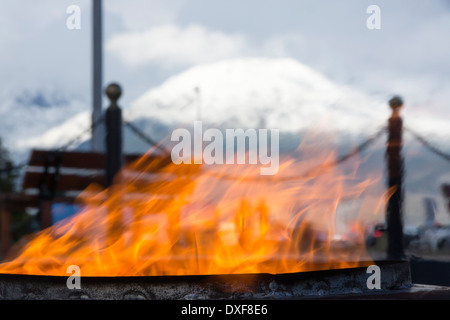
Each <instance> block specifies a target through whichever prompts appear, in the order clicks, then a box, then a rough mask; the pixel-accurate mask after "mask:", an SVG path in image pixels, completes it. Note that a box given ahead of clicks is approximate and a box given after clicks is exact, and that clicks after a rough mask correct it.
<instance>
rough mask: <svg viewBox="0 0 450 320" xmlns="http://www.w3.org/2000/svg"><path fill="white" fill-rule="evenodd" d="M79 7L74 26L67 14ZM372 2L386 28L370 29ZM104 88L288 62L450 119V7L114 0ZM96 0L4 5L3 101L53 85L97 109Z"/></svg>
mask: <svg viewBox="0 0 450 320" xmlns="http://www.w3.org/2000/svg"><path fill="white" fill-rule="evenodd" d="M74 4H75V5H78V6H80V8H81V29H80V30H69V29H67V27H66V19H67V18H68V17H69V15H68V14H67V13H66V9H67V7H68V6H69V5H74ZM369 5H378V6H379V7H380V9H381V29H380V30H369V29H368V28H367V27H366V20H367V19H368V17H369V16H370V14H368V13H367V12H366V9H367V7H368V6H369ZM103 6H104V31H105V34H104V40H105V41H104V61H105V65H104V82H105V84H107V83H108V82H110V81H118V82H120V83H121V84H122V85H123V87H124V92H125V94H124V97H123V100H122V102H123V104H128V103H130V102H131V101H133V100H135V99H136V98H137V97H138V96H139V95H141V94H142V93H144V92H145V91H147V90H148V89H149V88H151V87H154V86H157V85H159V84H160V83H162V82H163V81H164V80H165V79H167V78H168V77H170V76H171V75H173V74H176V73H179V72H181V71H183V70H185V69H187V68H189V67H191V66H193V65H196V64H201V63H205V62H213V61H218V60H222V59H228V58H235V57H243V56H259V57H261V56H263V57H291V58H294V59H296V60H298V61H300V62H302V63H304V64H306V65H308V66H310V67H312V68H314V69H315V70H317V71H319V72H321V73H323V74H324V75H325V76H327V77H329V78H330V79H332V80H334V81H336V82H338V83H343V84H350V85H353V86H356V87H357V88H358V89H360V90H362V91H365V92H367V93H370V94H373V95H374V96H377V97H387V96H389V95H390V94H392V93H399V94H402V95H403V96H404V98H405V100H406V101H407V103H408V106H409V107H410V108H412V109H416V110H422V111H423V112H424V113H434V114H439V115H443V114H445V116H450V106H449V103H450V76H449V75H450V41H449V40H450V39H449V38H450V0H429V1H423V0H408V1H404V0H370V1H366V0H341V1H335V0H322V1H313V0H308V1H302V0H277V1H275V0H245V1H242V0H226V1H218V0H217V1H211V0H189V1H187V0H153V1H152V0H150V1H149V0H127V1H125V0H107V1H103ZM91 13H92V10H91V1H90V0H39V1H35V0H0V48H1V50H0V95H1V94H2V93H3V94H9V93H10V92H20V91H22V90H39V89H40V88H45V87H50V88H56V90H60V89H61V90H62V91H64V92H65V93H66V94H67V95H69V97H71V96H73V97H77V98H78V99H82V100H83V101H85V102H86V104H87V105H90V93H91V71H90V68H91V64H90V61H91Z"/></svg>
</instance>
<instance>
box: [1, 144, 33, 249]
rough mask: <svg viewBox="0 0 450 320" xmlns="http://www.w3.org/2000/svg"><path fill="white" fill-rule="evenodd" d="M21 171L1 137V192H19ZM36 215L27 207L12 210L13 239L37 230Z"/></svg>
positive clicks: (14, 240) (16, 239)
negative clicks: (26, 208) (18, 182)
mask: <svg viewBox="0 0 450 320" xmlns="http://www.w3.org/2000/svg"><path fill="white" fill-rule="evenodd" d="M19 176H20V171H19V170H18V169H17V168H16V166H15V164H14V162H13V160H12V158H11V155H10V153H9V151H8V150H7V149H6V148H5V147H4V145H3V142H2V140H1V138H0V194H7V193H14V192H17V186H18V184H17V180H18V178H19ZM0 205H3V204H0ZM34 220H35V218H34V216H32V215H30V214H28V213H27V211H26V210H25V209H14V210H12V211H11V229H12V230H11V236H12V241H13V242H16V241H18V240H19V239H20V238H21V237H22V236H24V235H25V234H29V233H31V232H33V231H35V230H36V227H35V221H34Z"/></svg>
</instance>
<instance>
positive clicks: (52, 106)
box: [0, 87, 89, 160]
mask: <svg viewBox="0 0 450 320" xmlns="http://www.w3.org/2000/svg"><path fill="white" fill-rule="evenodd" d="M86 108H87V105H86V104H85V103H83V102H82V100H81V99H79V98H77V97H74V96H72V95H70V94H65V93H62V91H61V90H58V89H56V88H50V87H42V88H36V89H34V90H24V91H18V90H16V91H12V90H11V91H9V92H4V93H3V94H2V97H0V119H1V120H2V121H1V124H2V125H1V126H0V137H1V139H2V141H3V142H4V144H5V146H6V147H7V148H8V149H9V150H10V151H11V153H12V155H13V157H14V158H15V159H16V160H18V159H22V158H23V157H24V155H25V153H26V152H27V151H28V149H29V148H32V147H59V146H60V145H61V143H62V142H63V141H64V136H65V135H66V133H67V134H70V133H69V131H70V126H71V125H72V124H70V125H69V126H68V125H66V126H61V124H62V123H65V122H67V124H69V123H71V122H72V121H71V120H69V119H72V117H75V116H77V114H79V113H80V111H82V110H86ZM86 125H89V121H87V122H86ZM58 127H59V128H60V129H59V130H56V128H58ZM76 133H78V128H77V132H76ZM72 137H73V135H72Z"/></svg>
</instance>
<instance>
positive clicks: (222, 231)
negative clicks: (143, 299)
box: [0, 144, 386, 276]
mask: <svg viewBox="0 0 450 320" xmlns="http://www.w3.org/2000/svg"><path fill="white" fill-rule="evenodd" d="M310 148H311V146H310V145H306V144H302V145H301V146H300V148H299V149H298V151H299V152H301V153H302V156H301V157H300V160H298V158H296V157H294V156H290V157H285V158H284V157H283V158H282V159H281V160H282V161H280V164H281V165H280V168H279V173H278V174H277V175H275V176H266V177H262V176H260V175H259V167H256V166H255V165H217V166H205V165H204V166H199V165H181V166H180V165H175V164H173V163H163V161H157V160H155V161H150V160H149V159H150V155H149V154H148V155H145V156H144V157H142V159H140V160H139V161H137V162H136V163H134V164H132V165H131V166H128V167H126V168H124V169H123V170H122V171H121V173H120V174H119V176H118V177H117V179H116V183H115V184H114V185H113V186H112V187H111V188H109V189H106V190H102V189H100V188H98V187H97V186H91V187H89V188H88V189H87V190H85V191H84V192H83V193H82V194H81V195H80V197H79V202H80V203H81V204H82V205H83V210H82V211H81V212H80V213H79V214H77V215H75V216H73V217H71V218H69V219H66V220H64V221H62V222H59V223H57V224H55V225H54V226H52V227H50V228H48V229H45V230H43V231H41V232H39V233H38V234H36V235H35V236H34V238H33V240H31V241H30V242H29V243H28V244H26V245H25V246H24V247H23V249H22V250H21V252H20V254H19V255H18V256H17V257H16V258H15V259H14V260H11V261H9V262H6V263H3V264H1V265H0V273H14V274H33V275H59V276H67V274H66V270H67V267H68V266H69V265H78V266H79V267H80V269H81V274H82V275H83V276H153V275H205V274H237V273H241V274H242V273H272V274H275V273H291V272H302V271H310V270H318V269H330V268H346V267H353V266H360V265H361V263H363V262H366V263H367V264H370V260H371V259H370V257H369V255H368V254H367V252H366V250H365V245H364V243H365V241H364V235H365V228H364V226H365V225H366V223H367V222H369V221H373V220H375V219H376V218H378V217H379V214H380V213H382V211H383V210H384V204H385V201H386V197H385V195H384V194H383V191H382V188H380V185H381V184H380V178H379V176H380V175H378V177H377V178H370V177H369V178H367V177H365V178H364V179H361V177H358V174H357V172H358V165H359V162H360V160H359V159H356V160H355V159H352V160H351V161H350V162H352V163H351V168H352V169H351V170H349V167H348V166H347V167H345V166H344V167H342V166H338V167H333V168H329V167H322V168H321V169H320V170H313V171H310V172H309V171H308V170H310V169H311V168H314V167H316V166H317V165H319V164H320V163H329V162H331V161H333V160H334V159H335V157H336V154H335V153H334V152H326V153H325V152H320V153H319V154H318V153H317V152H315V153H314V155H312V154H311V153H310V152H309V151H310V150H309V149H310ZM306 155H307V156H306ZM307 172H309V174H305V175H304V176H303V177H299V178H298V179H292V180H290V179H286V177H291V176H300V175H301V174H302V173H307Z"/></svg>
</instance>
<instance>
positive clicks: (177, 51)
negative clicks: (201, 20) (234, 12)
mask: <svg viewBox="0 0 450 320" xmlns="http://www.w3.org/2000/svg"><path fill="white" fill-rule="evenodd" d="M246 42H247V41H246V39H245V37H244V36H242V35H239V34H227V33H224V32H221V31H213V30H208V29H207V28H205V27H203V26H200V25H190V26H188V27H186V28H180V27H178V26H176V25H163V26H158V27H153V28H150V29H148V30H146V31H144V32H127V33H122V34H118V35H115V36H113V37H112V38H111V39H110V40H109V41H108V43H107V45H106V49H107V51H108V52H109V53H111V54H114V55H116V56H117V57H119V58H120V59H121V60H122V61H123V62H124V63H125V64H127V65H128V66H130V67H139V66H142V65H146V64H157V65H158V66H162V67H165V68H171V67H179V66H183V67H184V66H191V65H195V64H199V63H205V62H213V61H217V60H221V59H226V58H234V57H239V56H243V55H246V54H248V53H249V51H250V50H249V48H248V45H247V44H246Z"/></svg>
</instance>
